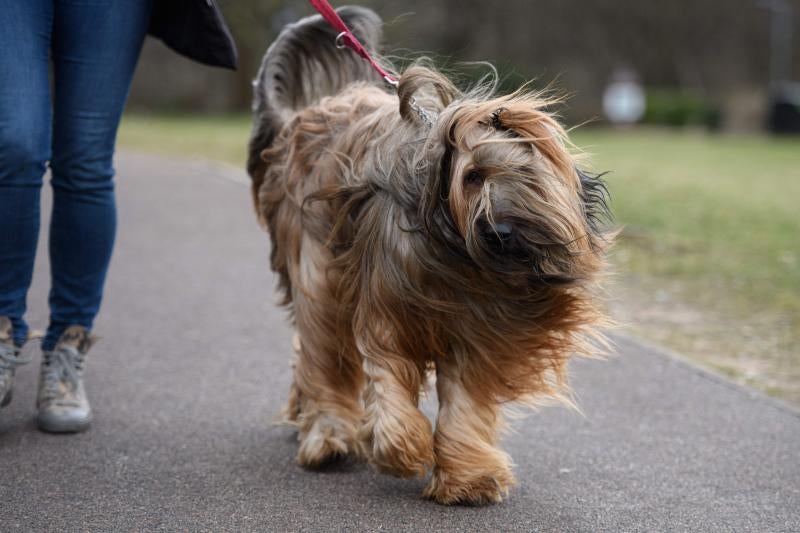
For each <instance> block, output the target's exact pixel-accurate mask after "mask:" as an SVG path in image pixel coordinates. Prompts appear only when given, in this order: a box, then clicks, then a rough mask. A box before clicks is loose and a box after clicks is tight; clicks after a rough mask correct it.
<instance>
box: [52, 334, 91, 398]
mask: <svg viewBox="0 0 800 533" xmlns="http://www.w3.org/2000/svg"><path fill="white" fill-rule="evenodd" d="M43 358H44V366H43V367H42V368H43V369H44V371H43V374H42V377H43V379H44V386H43V389H44V390H43V393H44V398H45V399H48V400H52V399H58V398H60V397H61V396H62V392H61V384H62V383H66V384H68V385H69V388H70V390H72V391H74V390H76V389H77V388H78V386H79V384H80V379H81V373H82V372H83V363H84V361H85V359H86V355H85V354H82V353H81V352H80V351H79V350H78V349H77V348H74V347H72V346H61V347H59V348H56V349H55V350H53V351H52V352H44V353H43Z"/></svg>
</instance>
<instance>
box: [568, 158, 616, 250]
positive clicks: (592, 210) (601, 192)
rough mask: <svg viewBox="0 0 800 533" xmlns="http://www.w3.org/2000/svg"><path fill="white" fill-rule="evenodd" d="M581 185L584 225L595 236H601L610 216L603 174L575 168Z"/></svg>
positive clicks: (609, 220) (610, 218) (607, 193)
mask: <svg viewBox="0 0 800 533" xmlns="http://www.w3.org/2000/svg"><path fill="white" fill-rule="evenodd" d="M575 172H577V173H578V179H579V180H580V184H581V193H580V197H581V202H583V214H584V216H585V217H586V225H587V226H588V227H589V229H590V230H591V232H592V233H593V234H594V235H595V236H598V237H600V236H602V235H603V226H604V225H606V224H607V223H609V222H611V220H612V218H613V217H612V215H611V209H610V208H609V205H608V203H609V198H610V196H609V192H608V188H607V187H606V184H605V181H603V176H604V175H605V173H600V174H593V173H591V172H586V171H585V170H581V169H580V168H576V169H575Z"/></svg>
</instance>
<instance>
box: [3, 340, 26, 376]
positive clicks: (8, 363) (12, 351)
mask: <svg viewBox="0 0 800 533" xmlns="http://www.w3.org/2000/svg"><path fill="white" fill-rule="evenodd" d="M20 351H21V349H20V348H18V347H17V346H14V345H13V344H6V343H4V342H0V370H13V369H14V368H16V367H18V366H21V365H24V364H27V363H30V362H31V357H20V355H19V354H20Z"/></svg>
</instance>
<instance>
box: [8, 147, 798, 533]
mask: <svg viewBox="0 0 800 533" xmlns="http://www.w3.org/2000/svg"><path fill="white" fill-rule="evenodd" d="M118 167H119V179H118V190H119V203H120V234H119V241H118V248H117V252H116V255H115V257H114V263H113V265H112V269H111V273H110V278H109V282H108V291H107V294H108V296H107V299H106V303H105V305H104V309H103V312H102V315H101V318H100V320H99V322H98V324H97V326H96V332H97V333H98V334H100V335H101V336H103V337H104V338H103V340H102V341H101V342H100V344H99V345H98V346H97V347H96V349H95V352H93V353H92V360H91V361H90V365H89V375H88V387H89V393H90V397H91V399H92V402H93V405H94V408H95V425H94V427H93V429H92V430H91V431H90V432H88V433H85V434H82V435H77V436H70V437H63V436H52V435H44V434H41V433H39V432H37V431H36V429H35V427H34V424H33V421H32V417H33V404H34V394H35V390H34V389H35V375H36V368H35V367H34V365H29V366H27V367H23V368H22V369H21V371H20V375H19V380H18V388H17V390H16V392H17V394H15V398H14V402H13V403H12V404H11V406H10V407H9V408H8V409H5V410H3V411H2V413H0V531H15V530H50V531H75V530H95V531H110V530H159V529H164V530H177V529H180V530H192V531H195V530H212V531H223V530H278V531H288V530H303V531H318V530H336V531H366V530H388V531H400V530H405V531H420V530H436V531H443V530H447V531H449V530H464V531H466V530H483V531H668V530H674V531H686V530H693V531H759V532H777V531H800V416H798V414H797V413H796V412H793V411H791V410H789V409H787V408H783V407H781V406H779V405H778V404H776V403H774V402H772V401H771V400H768V399H765V398H764V397H762V396H760V395H757V394H752V393H749V392H748V391H745V390H743V389H741V388H739V387H736V386H733V385H731V384H729V383H727V382H725V381H722V380H719V379H717V378H713V377H709V376H708V375H706V374H704V373H703V372H700V371H698V370H696V369H694V368H692V367H690V366H687V365H686V364H684V363H681V362H678V361H676V360H674V359H671V358H669V357H666V356H664V355H661V354H659V353H656V352H654V351H653V350H651V349H648V348H645V347H643V346H640V345H638V344H635V343H633V342H631V341H628V340H625V339H618V344H619V354H620V355H619V357H617V358H615V359H613V360H610V361H607V362H598V361H579V362H578V363H577V364H576V365H575V366H574V384H575V386H576V389H577V391H578V393H579V397H580V403H581V405H582V407H583V410H584V411H585V416H584V417H582V416H580V415H578V414H575V413H573V412H570V411H567V410H565V409H563V408H560V407H554V408H547V409H543V410H541V411H539V412H538V413H534V414H532V415H530V416H528V417H527V418H525V419H523V420H519V421H517V422H516V423H515V424H514V427H515V428H516V431H515V432H514V433H513V434H511V435H509V436H508V437H507V438H506V439H505V446H506V448H507V449H508V450H509V451H510V452H511V454H512V456H513V457H514V459H515V461H516V462H517V464H518V466H517V467H516V472H517V475H518V477H519V479H520V484H519V486H518V487H517V488H516V489H515V490H514V491H513V492H512V494H511V497H510V499H509V500H508V501H507V502H505V503H503V504H501V505H496V506H492V507H486V508H465V507H453V508H446V507H440V506H438V505H435V504H433V503H430V502H427V501H423V500H421V499H420V498H419V493H420V490H421V489H422V486H423V483H424V482H423V481H422V480H416V481H407V480H405V481H404V480H397V479H393V478H390V477H386V476H380V475H377V474H375V473H373V472H372V471H371V470H370V469H369V468H367V467H366V466H363V465H359V464H349V465H342V466H339V467H337V468H335V469H333V470H330V471H327V472H325V473H312V472H307V471H304V470H302V469H300V468H298V467H297V466H295V464H294V463H293V457H294V453H295V450H296V444H295V439H294V436H293V434H292V432H291V431H290V430H289V429H287V428H284V427H276V426H273V425H270V420H271V417H272V416H273V414H274V413H275V412H277V410H278V409H279V408H280V407H281V404H282V402H283V399H284V397H285V395H286V391H287V387H288V385H289V380H290V371H289V366H288V358H289V353H290V333H289V329H288V328H287V326H286V322H285V319H284V315H283V313H282V312H281V311H280V310H278V309H276V307H275V306H274V305H273V301H274V298H273V293H272V286H273V279H272V276H271V274H269V272H268V267H267V254H268V246H267V238H266V235H265V234H263V233H262V232H261V230H260V229H259V228H258V227H257V225H256V223H255V220H254V217H253V215H252V213H251V207H250V199H249V197H248V191H247V189H246V188H245V187H242V185H241V184H240V183H237V182H236V180H235V179H234V180H229V179H221V178H222V177H224V175H226V174H228V173H226V172H222V171H220V170H219V169H217V168H214V167H212V166H209V165H204V164H200V163H191V164H187V163H185V162H184V163H181V162H178V161H173V160H170V159H166V158H157V157H145V156H140V155H133V154H122V155H121V156H120V157H119V159H118ZM234 177H236V176H234ZM42 241H43V244H44V242H45V239H42ZM40 255H41V257H42V261H41V262H40V264H39V266H38V268H37V272H36V281H35V287H34V289H33V290H32V292H31V295H30V307H31V312H30V317H31V321H32V323H33V325H34V326H35V327H38V328H41V327H43V326H44V325H45V301H46V290H47V285H46V280H47V269H46V264H45V263H44V254H40ZM37 361H38V357H37Z"/></svg>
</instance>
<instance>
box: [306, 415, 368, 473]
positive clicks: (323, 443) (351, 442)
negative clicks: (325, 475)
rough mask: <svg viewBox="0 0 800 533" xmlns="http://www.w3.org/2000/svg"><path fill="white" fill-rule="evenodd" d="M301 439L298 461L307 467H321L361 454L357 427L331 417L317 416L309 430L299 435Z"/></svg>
mask: <svg viewBox="0 0 800 533" xmlns="http://www.w3.org/2000/svg"><path fill="white" fill-rule="evenodd" d="M299 440H300V448H299V449H298V451H297V462H298V463H299V464H300V465H301V466H303V467H305V468H312V469H313V468H320V467H323V466H325V465H327V464H329V463H331V462H333V461H337V460H339V459H344V458H345V457H348V456H357V455H359V447H358V443H357V440H356V430H355V428H354V427H352V426H351V425H350V424H346V423H344V422H343V421H340V420H335V419H333V418H331V417H327V416H320V417H319V418H317V419H316V420H315V421H314V423H313V424H312V426H311V428H310V429H309V431H307V432H304V433H301V434H300V435H299Z"/></svg>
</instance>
